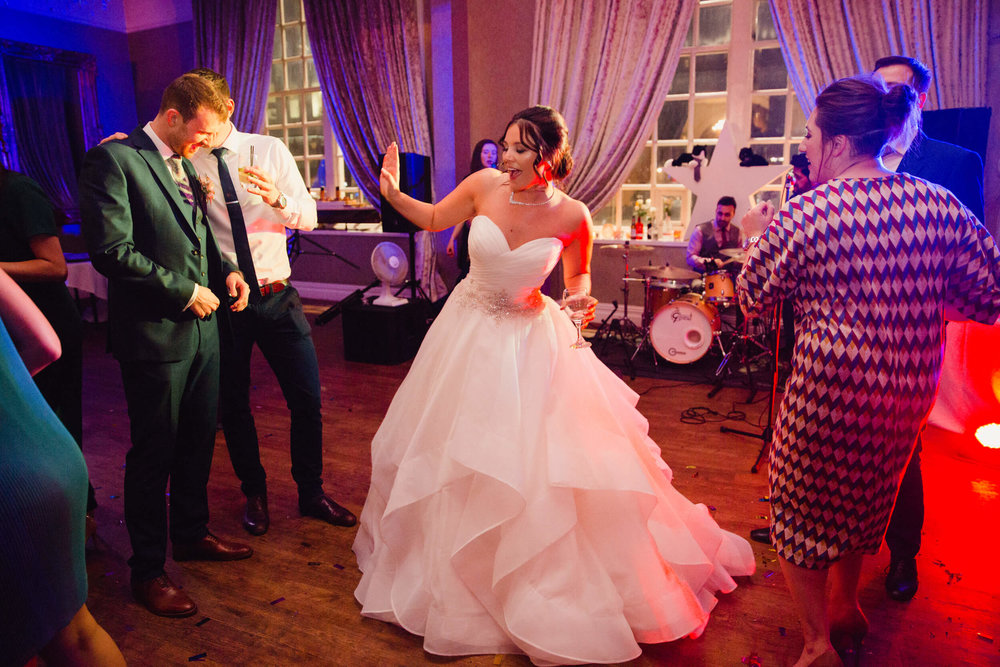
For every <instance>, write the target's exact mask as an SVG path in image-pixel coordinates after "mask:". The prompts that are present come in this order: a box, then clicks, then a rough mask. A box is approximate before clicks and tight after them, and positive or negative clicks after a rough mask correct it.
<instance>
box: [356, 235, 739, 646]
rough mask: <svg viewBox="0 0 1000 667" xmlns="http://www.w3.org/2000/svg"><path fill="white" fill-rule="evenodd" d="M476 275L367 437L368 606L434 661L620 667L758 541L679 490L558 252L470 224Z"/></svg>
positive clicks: (696, 629) (703, 600)
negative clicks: (589, 345) (608, 361)
mask: <svg viewBox="0 0 1000 667" xmlns="http://www.w3.org/2000/svg"><path fill="white" fill-rule="evenodd" d="M469 246H470V257H471V261H472V267H471V271H470V273H469V276H468V278H466V279H465V280H463V281H462V282H461V283H459V285H458V286H457V287H456V289H455V292H454V293H453V294H452V296H451V297H450V298H449V300H448V302H447V304H446V305H445V307H444V309H443V310H442V311H441V314H440V315H439V316H438V318H437V319H436V321H435V322H434V325H433V326H432V327H431V329H430V331H429V332H428V334H427V337H426V338H425V340H424V343H423V345H422V346H421V348H420V352H419V353H418V354H417V357H416V359H415V360H414V362H413V365H412V367H411V369H410V372H409V374H408V375H407V377H406V379H405V380H404V381H403V383H402V385H401V386H400V388H399V391H398V392H397V394H396V396H395V398H394V399H393V401H392V404H391V406H390V407H389V410H388V412H387V414H386V417H385V420H384V421H383V423H382V425H381V427H380V428H379V430H378V433H377V434H376V435H375V438H374V440H373V442H372V481H371V488H370V490H369V492H368V498H367V501H366V503H365V507H364V510H363V511H362V514H361V525H360V530H359V532H358V536H357V538H356V540H355V543H354V552H355V554H356V555H357V559H358V566H359V567H360V569H361V571H362V573H363V575H362V578H361V582H360V584H359V585H358V588H357V590H356V591H355V596H356V597H357V599H358V600H359V602H360V603H361V605H362V614H363V615H365V616H368V617H371V618H376V619H381V620H384V621H387V622H391V623H396V624H398V625H400V626H401V627H403V628H404V629H406V630H407V631H409V632H412V633H414V634H418V635H422V636H423V637H424V648H425V650H426V651H428V652H429V653H433V654H437V655H445V656H454V655H467V654H498V653H518V654H525V655H527V656H528V657H530V659H531V660H532V662H533V663H534V664H537V665H552V664H584V663H615V662H624V661H627V660H630V659H633V658H635V657H637V656H638V655H639V654H640V653H641V648H640V647H639V643H655V642H665V641H672V640H675V639H678V638H681V637H685V636H688V635H698V634H700V633H701V631H702V630H703V629H704V627H705V624H706V623H707V622H708V618H709V612H710V611H711V609H712V608H713V607H714V605H715V604H716V597H715V594H716V593H717V592H719V591H722V592H729V591H732V590H733V589H734V588H735V587H736V582H735V581H734V580H733V576H738V575H749V574H751V573H752V572H753V571H754V557H753V552H752V550H751V548H750V545H749V544H748V543H747V542H746V540H743V539H742V538H740V537H738V536H736V535H734V534H733V533H730V532H728V531H725V530H722V529H721V528H719V526H718V525H717V524H716V523H715V521H714V520H713V519H712V517H711V516H710V514H709V512H708V509H707V508H706V507H705V506H704V505H701V504H694V503H692V502H690V501H689V500H688V499H687V498H685V497H684V496H682V495H681V494H680V493H678V492H677V491H676V490H675V489H674V488H673V487H672V486H671V483H670V480H671V472H670V469H669V467H668V466H667V465H666V463H664V461H663V459H662V458H661V457H660V450H659V447H658V446H657V445H656V444H655V443H654V442H653V441H652V440H651V439H650V438H649V437H648V435H647V431H648V424H647V422H646V420H645V418H643V416H642V415H641V414H640V413H639V412H638V411H637V410H636V409H635V405H636V403H637V400H638V396H637V395H636V394H635V393H634V392H633V391H632V390H631V389H629V388H628V386H627V385H625V384H624V383H623V382H622V381H621V380H620V379H619V378H618V377H617V376H615V375H614V373H612V372H611V371H610V370H609V369H608V368H607V367H605V366H604V365H603V364H602V363H601V362H600V360H598V359H597V357H596V356H594V354H593V353H592V352H591V351H590V350H577V349H571V348H570V344H571V343H572V342H573V340H574V339H575V337H576V332H575V329H574V328H573V326H572V324H571V323H570V321H569V318H568V317H567V316H566V314H565V313H563V312H561V311H560V310H559V307H558V305H556V304H555V302H553V301H552V300H551V299H549V298H548V297H545V296H542V295H541V294H540V292H539V289H538V288H539V286H540V285H541V284H542V282H543V281H544V280H545V278H546V277H547V276H548V274H549V272H551V271H552V269H553V268H554V267H555V265H556V264H557V262H558V260H559V256H560V253H561V251H562V245H561V243H560V241H559V240H557V239H553V238H543V239H536V240H534V241H531V242H529V243H526V244H524V245H522V246H520V247H518V248H516V249H514V250H510V249H509V248H508V246H507V242H506V239H505V237H504V236H503V233H502V232H501V231H500V229H498V228H497V227H496V225H495V224H494V223H493V222H492V221H491V220H490V219H489V218H486V217H484V216H478V217H476V218H474V219H473V223H472V231H471V234H470V242H469Z"/></svg>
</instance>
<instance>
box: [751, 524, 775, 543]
mask: <svg viewBox="0 0 1000 667" xmlns="http://www.w3.org/2000/svg"><path fill="white" fill-rule="evenodd" d="M750 539H751V540H753V541H754V542H760V543H761V544H770V543H771V529H770V528H754V529H753V530H751V531H750Z"/></svg>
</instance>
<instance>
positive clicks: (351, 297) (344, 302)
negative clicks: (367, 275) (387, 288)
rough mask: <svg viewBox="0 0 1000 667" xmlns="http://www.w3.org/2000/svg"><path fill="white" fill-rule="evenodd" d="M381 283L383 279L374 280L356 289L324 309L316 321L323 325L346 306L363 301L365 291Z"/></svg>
mask: <svg viewBox="0 0 1000 667" xmlns="http://www.w3.org/2000/svg"><path fill="white" fill-rule="evenodd" d="M381 284H382V281H381V280H374V281H372V283H371V284H369V285H367V286H366V287H362V288H360V289H356V290H354V291H353V292H351V293H350V294H348V295H347V296H345V297H344V298H343V299H341V300H340V301H338V302H337V303H335V304H333V305H332V306H330V307H329V308H327V309H326V310H324V311H323V312H322V313H320V314H319V315H317V316H316V319H315V320H314V322H316V324H317V325H318V326H323V325H324V324H326V323H327V322H329V321H330V320H332V319H333V318H335V317H336V316H337V315H340V311H342V310H343V309H344V308H345V307H346V306H350V305H351V304H354V303H357V302H359V301H361V298H362V297H363V296H364V295H365V292H367V291H368V290H370V289H371V288H373V287H377V286H378V285H381Z"/></svg>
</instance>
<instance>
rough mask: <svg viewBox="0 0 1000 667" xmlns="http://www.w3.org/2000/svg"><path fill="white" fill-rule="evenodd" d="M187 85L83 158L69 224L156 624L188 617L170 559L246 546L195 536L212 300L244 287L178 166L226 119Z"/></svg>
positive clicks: (204, 529)
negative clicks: (119, 403) (93, 275)
mask: <svg viewBox="0 0 1000 667" xmlns="http://www.w3.org/2000/svg"><path fill="white" fill-rule="evenodd" d="M226 113H227V112H226V105H225V100H223V99H222V98H221V97H220V96H219V95H218V93H217V92H215V90H214V88H212V86H211V85H210V84H209V83H207V82H206V81H204V80H203V79H201V78H199V77H197V76H190V75H185V76H182V77H180V78H178V79H176V80H174V81H173V82H172V83H171V84H170V85H169V86H168V87H167V89H166V90H165V91H164V93H163V98H162V101H161V103H160V110H159V112H158V113H157V115H156V118H154V119H153V120H152V121H151V122H149V123H147V124H146V125H145V127H141V128H136V129H135V130H134V131H133V132H132V134H131V135H129V137H128V139H126V140H124V141H114V142H109V143H107V144H103V145H100V146H97V147H95V148H93V149H91V150H90V151H89V152H88V153H87V156H86V158H85V160H84V164H83V168H82V171H81V175H80V214H81V217H82V221H83V232H84V236H85V238H86V241H87V247H88V250H89V252H90V257H91V260H92V261H93V263H94V267H95V268H96V269H97V270H98V271H99V272H101V273H102V274H104V275H105V276H107V278H108V302H109V318H108V319H109V346H110V349H111V351H112V352H113V353H114V355H115V357H116V358H117V359H118V362H119V365H120V366H121V370H122V384H123V387H124V389H125V398H126V401H127V402H128V410H129V422H130V427H131V436H132V447H131V449H129V452H128V454H127V456H126V459H125V462H126V469H125V494H124V495H125V524H126V527H127V528H128V532H129V538H130V540H131V543H132V552H133V553H132V557H131V558H130V559H129V566H130V567H131V569H132V576H131V580H132V591H133V593H134V594H135V596H136V599H137V600H138V601H139V602H141V603H142V604H143V605H145V606H146V608H147V609H149V610H150V611H152V612H153V613H155V614H159V615H161V616H189V615H191V614H194V613H195V612H196V611H197V606H196V605H195V603H194V602H193V601H192V600H191V598H190V597H188V595H187V593H185V592H184V591H182V590H181V589H180V588H179V587H177V586H175V585H174V583H173V582H172V581H171V580H170V578H169V577H167V575H166V574H165V573H164V570H163V566H164V562H165V560H166V547H167V537H168V527H167V526H168V522H167V508H166V502H165V494H166V492H167V483H168V481H169V484H170V509H169V514H170V521H169V537H170V540H171V542H172V543H173V555H174V560H178V561H179V560H238V559H242V558H248V557H249V556H250V555H251V554H252V553H253V551H252V549H250V547H248V546H246V545H241V544H235V543H231V542H227V541H224V540H221V539H219V538H217V537H215V536H214V535H212V534H211V533H210V532H209V531H208V495H207V488H206V487H207V483H208V475H209V470H210V468H211V463H212V453H213V450H214V446H215V431H216V411H217V404H218V392H219V327H218V324H219V317H218V315H216V314H215V311H216V310H217V309H218V307H219V304H220V295H221V296H222V297H225V295H226V294H228V295H229V296H230V297H236V299H235V302H234V303H233V304H232V306H231V309H232V310H234V311H238V310H241V309H243V308H244V307H245V306H246V303H247V299H248V296H249V287H248V285H247V283H246V282H245V281H244V280H243V278H242V275H241V274H240V273H239V271H237V270H236V268H235V267H234V266H232V265H231V264H229V263H228V262H225V261H224V259H223V258H222V255H221V253H220V252H219V248H218V245H217V244H216V242H215V238H214V236H213V235H212V231H211V229H210V228H209V226H208V219H207V216H206V213H205V194H204V191H203V190H202V188H201V185H200V183H199V181H198V178H197V177H196V176H195V172H194V169H193V167H192V166H191V163H190V162H189V161H188V158H189V157H190V156H191V155H193V154H194V152H195V151H196V150H197V149H198V148H199V147H200V146H202V145H206V144H207V143H208V142H209V141H210V140H211V139H212V137H213V136H214V134H215V133H216V132H218V131H219V130H220V129H221V128H222V126H223V123H224V122H225V119H226Z"/></svg>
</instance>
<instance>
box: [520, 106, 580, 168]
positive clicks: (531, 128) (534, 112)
mask: <svg viewBox="0 0 1000 667" xmlns="http://www.w3.org/2000/svg"><path fill="white" fill-rule="evenodd" d="M511 125H517V126H518V128H520V130H521V142H522V143H523V144H524V145H525V146H527V147H528V148H530V149H531V150H533V151H535V152H536V153H538V158H537V159H536V160H535V164H536V165H538V164H539V163H541V162H542V161H543V160H544V161H546V162H548V163H549V165H550V166H551V172H550V175H551V177H552V180H554V181H561V180H563V179H564V178H566V177H567V176H569V173H570V171H572V170H573V155H572V152H571V150H570V146H569V130H567V129H566V121H564V120H563V117H562V114H560V113H559V112H558V111H556V110H555V109H553V108H552V107H547V106H542V105H537V106H533V107H528V108H527V109H524V110H523V111H518V112H517V113H516V114H514V117H513V118H511V119H510V122H509V123H507V127H506V128H505V129H504V134H505V135H506V134H507V130H508V129H510V126H511Z"/></svg>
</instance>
